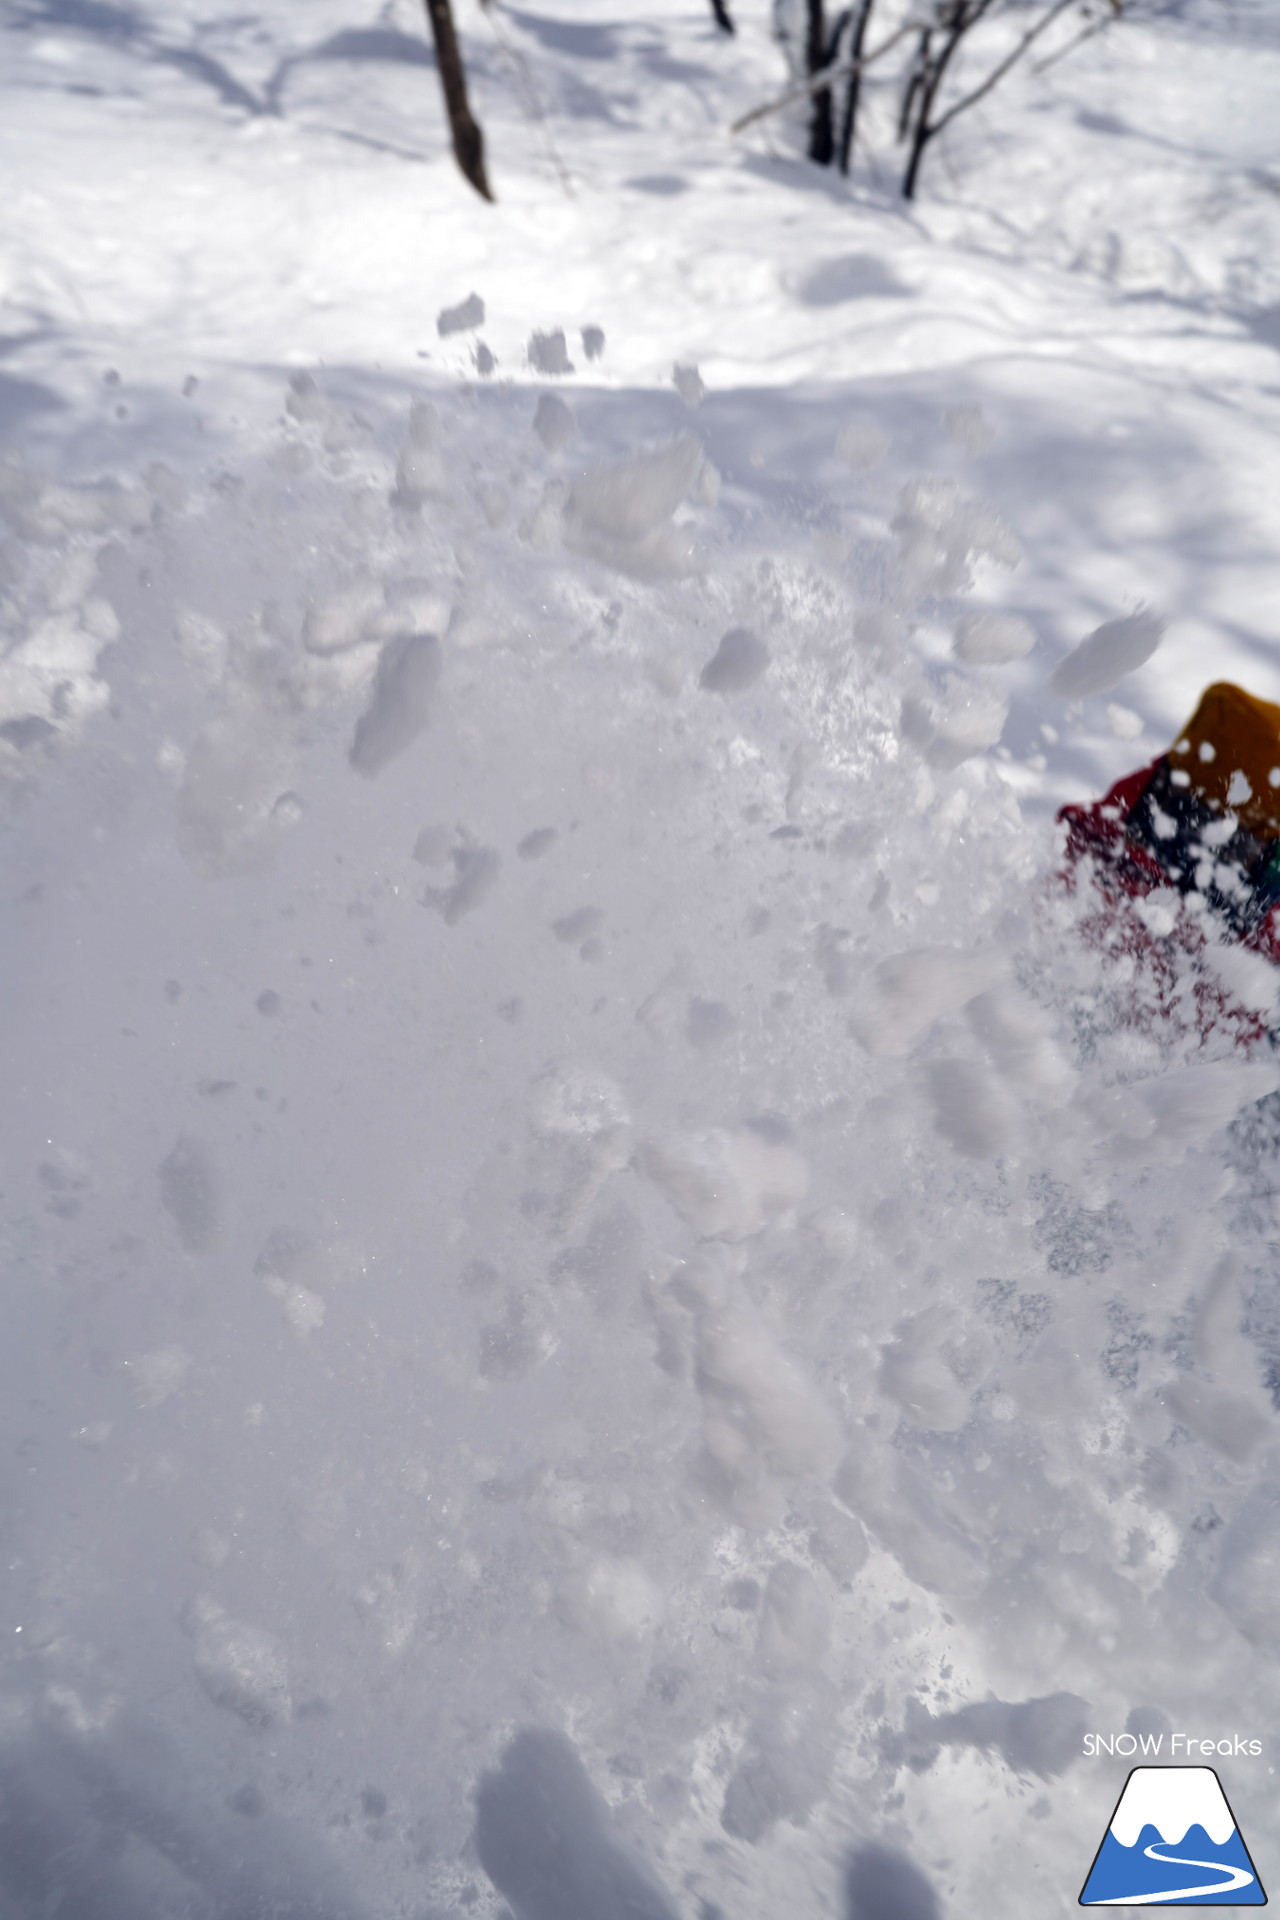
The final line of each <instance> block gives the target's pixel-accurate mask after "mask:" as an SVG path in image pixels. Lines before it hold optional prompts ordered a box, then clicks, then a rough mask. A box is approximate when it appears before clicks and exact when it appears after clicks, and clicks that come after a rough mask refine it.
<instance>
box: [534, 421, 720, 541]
mask: <svg viewBox="0 0 1280 1920" xmlns="http://www.w3.org/2000/svg"><path fill="white" fill-rule="evenodd" d="M713 471H714V470H713V469H711V468H710V467H709V466H708V463H707V459H706V455H705V454H704V452H703V450H702V445H701V443H700V441H699V440H698V439H697V437H696V435H695V434H692V433H681V434H677V435H676V437H675V438H674V439H673V440H667V441H662V442H659V444H658V445H656V446H650V447H642V448H640V449H638V450H637V451H636V452H634V453H630V454H626V455H624V457H623V458H622V459H620V460H613V461H609V462H607V463H604V464H602V465H600V466H598V467H593V468H591V469H590V470H589V471H588V472H586V473H584V474H583V475H582V476H581V478H580V479H579V480H577V481H576V482H575V483H574V485H573V487H572V488H571V489H570V492H569V496H568V499H567V501H566V503H565V531H566V536H567V538H568V540H569V542H570V544H571V545H572V546H574V547H576V548H577V549H578V551H579V552H583V553H587V554H589V555H591V556H592V557H593V558H595V559H599V560H604V561H606V562H608V563H609V564H610V565H611V566H615V567H618V568H620V569H622V570H623V571H627V572H633V573H640V574H672V573H675V574H679V573H687V572H688V571H689V570H690V566H691V551H690V546H689V539H688V534H687V532H686V530H685V529H683V528H680V527H677V526H675V525H674V524H673V518H672V516H673V515H674V514H675V511H676V508H677V507H678V506H679V505H680V504H681V502H682V501H683V500H685V499H686V498H687V497H688V496H689V494H690V493H692V492H694V491H695V489H699V490H701V491H703V492H705V491H706V488H707V483H708V480H709V477H710V475H711V474H712V472H713Z"/></svg>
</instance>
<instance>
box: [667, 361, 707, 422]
mask: <svg viewBox="0 0 1280 1920" xmlns="http://www.w3.org/2000/svg"><path fill="white" fill-rule="evenodd" d="M671 384H672V386H673V387H674V388H675V390H676V392H677V393H678V394H679V395H680V398H681V399H682V400H683V401H684V404H685V405H686V407H688V408H689V410H690V411H691V412H692V410H693V409H694V408H695V407H700V406H701V405H702V403H703V401H704V400H705V399H706V397H707V388H706V382H705V381H704V380H703V378H702V375H701V374H700V373H699V372H698V369H697V368H696V367H683V366H680V365H679V364H677V365H676V366H675V367H673V368H672V371H671Z"/></svg>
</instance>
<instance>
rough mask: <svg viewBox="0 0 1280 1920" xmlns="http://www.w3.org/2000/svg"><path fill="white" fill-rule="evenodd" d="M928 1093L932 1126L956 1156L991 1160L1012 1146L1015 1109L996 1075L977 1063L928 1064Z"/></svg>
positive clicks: (933, 1062)
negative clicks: (931, 1110)
mask: <svg viewBox="0 0 1280 1920" xmlns="http://www.w3.org/2000/svg"><path fill="white" fill-rule="evenodd" d="M929 1091H930V1093H931V1094H932V1096H933V1117H934V1125H935V1126H936V1127H937V1129H938V1132H939V1133H940V1134H941V1135H942V1137H943V1139H944V1140H949V1141H950V1143H951V1145H952V1146H953V1147H954V1148H955V1149H956V1151H957V1153H963V1154H967V1155H968V1156H969V1158H970V1159H973V1160H990V1159H993V1158H994V1157H995V1156H996V1155H997V1154H1001V1153H1005V1152H1007V1151H1008V1149H1009V1147H1010V1146H1012V1144H1013V1141H1014V1138H1015V1133H1016V1129H1017V1124H1018V1109H1017V1106H1016V1104H1015V1102H1014V1101H1013V1100H1012V1099H1011V1097H1010V1095H1009V1093H1008V1091H1007V1090H1006V1089H1005V1088H1004V1087H1003V1086H1001V1084H1000V1082H999V1081H998V1080H997V1079H996V1077H995V1075H994V1074H992V1073H991V1072H990V1071H989V1070H988V1069H987V1068H986V1067H984V1066H982V1065H980V1064H979V1063H978V1062H977V1061H974V1060H933V1061H931V1062H930V1063H929Z"/></svg>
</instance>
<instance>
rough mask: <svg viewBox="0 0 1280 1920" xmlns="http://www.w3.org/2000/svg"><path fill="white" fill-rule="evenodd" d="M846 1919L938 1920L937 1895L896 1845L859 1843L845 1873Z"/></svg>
mask: <svg viewBox="0 0 1280 1920" xmlns="http://www.w3.org/2000/svg"><path fill="white" fill-rule="evenodd" d="M845 1894H846V1896H847V1911H848V1920H938V1915H939V1911H940V1910H939V1907H938V1896H937V1894H936V1893H935V1892H934V1890H933V1888H932V1887H931V1886H930V1884H929V1882H928V1881H927V1880H926V1879H925V1877H924V1875H923V1874H922V1873H921V1871H920V1869H919V1867H918V1866H916V1864H915V1862H914V1861H913V1860H909V1859H908V1858H907V1856H906V1854H905V1853H899V1852H898V1850H897V1849H896V1847H884V1846H880V1845H878V1844H874V1845H871V1846H866V1847H859V1848H858V1851H857V1852H856V1853H855V1854H854V1856H853V1859H852V1860H851V1861H850V1862H849V1867H848V1871H847V1873H846V1875H845Z"/></svg>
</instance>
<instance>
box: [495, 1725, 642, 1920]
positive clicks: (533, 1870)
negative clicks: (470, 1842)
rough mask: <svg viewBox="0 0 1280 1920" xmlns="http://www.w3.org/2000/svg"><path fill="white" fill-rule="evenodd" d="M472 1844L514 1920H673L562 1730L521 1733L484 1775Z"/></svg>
mask: <svg viewBox="0 0 1280 1920" xmlns="http://www.w3.org/2000/svg"><path fill="white" fill-rule="evenodd" d="M475 1844H476V1852H477V1853H478V1854H479V1856H480V1864H481V1866H482V1867H483V1868H484V1870H485V1872H486V1873H487V1874H488V1876H489V1878H490V1880H491V1881H492V1882H493V1884H494V1886H495V1887H496V1888H497V1889H498V1892H499V1893H500V1894H502V1896H503V1897H504V1899H506V1900H507V1901H509V1902H510V1904H511V1908H512V1910H513V1912H514V1913H515V1915H516V1920H675V1908H674V1907H673V1906H672V1904H671V1902H670V1901H669V1900H668V1898H667V1896H666V1894H665V1893H664V1892H663V1890H662V1888H661V1887H660V1886H659V1884H658V1882H657V1881H656V1880H654V1879H653V1878H652V1877H651V1876H650V1874H649V1872H648V1870H647V1869H646V1868H645V1867H643V1866H642V1865H641V1864H640V1862H639V1861H637V1860H636V1859H634V1858H633V1857H632V1855H631V1854H629V1853H627V1852H626V1851H624V1849H623V1848H622V1846H621V1845H620V1844H619V1842H618V1841H617V1839H616V1838H615V1837H614V1833H613V1829H612V1824H611V1818H610V1814H609V1809H608V1807H607V1805H606V1804H605V1802H604V1800H603V1799H602V1798H601V1796H600V1795H599V1794H598V1793H597V1792H596V1789H595V1788H594V1787H593V1786H592V1784H591V1781H590V1780H589V1779H588V1777H587V1772H586V1768H585V1767H584V1766H583V1764H582V1762H581V1760H579V1758H578V1755H577V1751H576V1749H575V1748H574V1746H573V1743H572V1741H570V1740H569V1739H567V1738H566V1736H565V1735H564V1734H563V1733H557V1732H553V1731H551V1730H550V1729H544V1728H541V1727H531V1728H527V1729H526V1730H525V1731H524V1732H523V1733H518V1734H517V1735H516V1737H515V1739H514V1740H513V1741H512V1742H511V1744H510V1746H509V1747H508V1748H507V1749H506V1751H505V1753H504V1754H503V1756H502V1762H501V1765H500V1766H499V1767H497V1768H496V1769H495V1770H494V1771H493V1772H491V1773H486V1774H485V1775H484V1776H483V1777H482V1779H481V1781H480V1785H479V1787H478V1788H477V1790H476V1827H475Z"/></svg>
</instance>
